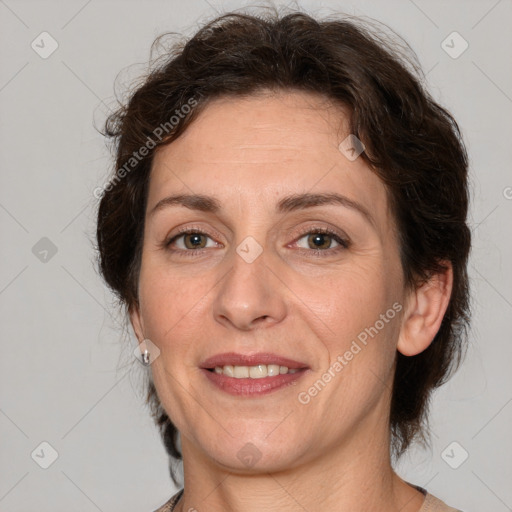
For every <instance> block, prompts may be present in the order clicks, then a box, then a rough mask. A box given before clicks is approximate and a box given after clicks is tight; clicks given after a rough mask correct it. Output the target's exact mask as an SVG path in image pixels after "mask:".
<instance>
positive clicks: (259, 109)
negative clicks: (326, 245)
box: [148, 92, 387, 216]
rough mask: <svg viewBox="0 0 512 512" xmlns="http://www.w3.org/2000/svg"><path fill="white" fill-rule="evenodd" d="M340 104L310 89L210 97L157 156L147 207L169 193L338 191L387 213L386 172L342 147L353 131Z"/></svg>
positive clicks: (269, 195)
mask: <svg viewBox="0 0 512 512" xmlns="http://www.w3.org/2000/svg"><path fill="white" fill-rule="evenodd" d="M348 130H349V118H348V114H347V111H346V110H344V109H343V108H342V107H341V106H338V105H333V104H332V103H331V102H329V101H328V100H327V99H325V98H324V97H322V96H319V95H315V94H311V93H303V92H281V93H272V94H270V93H267V94H258V95H255V96H250V97H244V98H232V97H227V98H219V99H216V100H213V101H211V102H210V103H209V104H208V105H207V106H206V107H205V108H204V110H203V111H202V112H201V113H200V114H199V115H198V117H197V118H196V119H195V120H194V121H193V122H192V123H191V124H190V125H189V127H188V128H187V130H186V131H185V132H184V133H183V134H182V135H181V136H180V137H179V138H178V139H177V140H175V141H174V142H172V143H170V144H168V145H167V146H164V147H162V148H160V149H159V150H158V151H157V153H156V155H155V157H154V160H153V166H152V171H151V180H150V189H149V197H148V211H149V210H150V209H151V207H152V206H154V205H155V204H156V203H157V202H158V201H159V200H161V199H162V198H163V197H165V196H166V195H169V194H170V193H176V192H179V193H196V194H205V195H213V196H215V197H218V198H219V199H220V200H221V202H222V201H225V203H226V206H228V205H235V204H238V205H239V204H240V203H241V200H242V199H246V200H247V201H248V202H250V203H251V204H253V205H254V204H262V205H263V204H267V203H269V205H270V203H275V202H277V201H279V197H280V196H285V195H288V194H290V193H304V192H312V193H314V192H339V193H342V194H344V195H345V196H349V197H352V198H353V199H354V200H356V199H357V200H358V201H359V202H360V203H363V204H365V206H366V207H367V208H368V209H369V210H372V211H375V213H376V214H377V216H379V215H384V214H386V213H387V200H386V191H385V187H384V185H383V183H382V182H381V180H380V179H379V178H378V177H377V176H376V175H375V174H374V173H373V172H372V171H371V170H370V169H369V167H368V166H367V164H366V163H365V162H364V160H363V159H362V158H357V159H356V160H354V161H351V160H349V159H348V158H347V156H346V155H345V153H344V152H342V151H340V149H339V145H340V143H341V142H342V141H343V140H344V139H345V138H346V137H347V136H348V135H349V131H348Z"/></svg>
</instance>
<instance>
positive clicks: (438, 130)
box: [97, 12, 470, 482]
mask: <svg viewBox="0 0 512 512" xmlns="http://www.w3.org/2000/svg"><path fill="white" fill-rule="evenodd" d="M403 49H404V46H403V43H397V42H396V41H393V42H392V43H391V44H390V43H388V42H387V39H385V37H384V36H383V35H382V34H380V35H379V34H378V33H377V32H375V31H373V30H369V29H368V28H367V27H365V25H363V24H362V23H360V22H358V21H357V20H356V21H354V20H350V19H341V18H340V19H330V20H322V21H318V20H315V19H314V18H312V17H310V16H308V15H307V14H304V13H300V12H294V13H291V14H287V15H278V14H277V13H271V14H266V13H265V14H261V13H259V14H258V15H255V16H254V15H249V14H235V13H229V14H226V15H223V16H220V17H219V18H217V19H215V20H213V21H211V22H210V23H208V24H206V25H205V26H204V27H203V28H201V29H200V30H199V31H198V32H197V33H196V34H195V35H194V36H193V37H192V38H190V39H189V40H188V41H186V42H185V43H181V44H176V45H174V46H173V47H172V48H171V49H170V50H169V51H168V52H167V53H166V54H165V55H164V60H163V62H161V61H160V62H159V64H158V65H157V66H155V67H154V68H153V70H152V71H151V72H150V74H149V75H148V76H147V77H146V78H145V81H144V82H143V83H142V85H139V86H138V87H137V88H136V90H135V91H134V93H133V94H132V95H131V97H130V98H129V100H128V101H127V104H126V106H122V107H121V108H120V109H119V110H118V111H117V112H116V113H115V114H113V115H112V116H110V117H109V118H108V120H107V123H106V125H105V134H106V135H107V136H109V137H111V138H113V141H114V143H115V148H116V152H117V155H116V169H117V171H116V174H115V175H114V177H113V179H112V180H111V182H110V183H109V184H108V185H107V186H106V187H104V189H103V190H102V191H101V192H102V197H101V202H100V205H99V211H98V219H97V220H98V222H97V241H98V250H99V264H100V270H101V273H102V275H103V277H104V279H105V281H106V282H107V283H108V285H109V286H110V287H111V288H112V290H113V291H114V292H115V293H116V294H117V296H118V298H119V299H120V300H121V302H122V304H124V305H125V306H126V308H127V310H129V309H130V308H132V307H136V306H137V305H138V297H137V288H138V275H139V268H140V261H141V252H142V240H143V232H144V217H145V209H146V196H147V189H148V181H149V175H150V170H151V164H152V159H153V156H154V153H155V151H156V149H157V148H158V147H160V146H162V145H165V144H169V143H171V142H172V141H173V140H175V139H176V138H177V137H178V136H179V135H180V134H181V133H182V132H183V131H184V130H185V129H186V127H187V126H188V125H189V124H190V123H191V122H192V121H193V119H195V118H196V117H197V115H198V114H199V113H200V112H201V111H202V109H203V108H204V106H205V105H206V104H207V103H208V101H209V100H211V99H213V98H216V97H219V96H236V95H249V94H254V93H257V92H258V91H261V90H267V89H270V90H301V91H310V92H314V93H319V94H321V95H323V96H325V97H326V98H328V99H331V100H335V101H337V102H340V103H342V104H343V105H344V106H346V107H348V109H349V112H350V114H351V116H350V130H351V133H352V134H354V135H356V136H357V137H358V138H359V139H360V140H361V141H362V142H363V143H364V145H365V147H366V150H365V152H364V153H363V154H362V155H361V157H362V158H364V159H365V161H366V162H367V163H368V165H369V166H370V167H371V168H372V169H373V171H374V172H375V173H376V174H377V175H378V176H379V177H380V178H381V179H382V181H383V182H384V183H385V184H386V186H387V192H388V197H389V202H390V205H391V207H392V210H393V213H394V217H395V220H396V224H397V228H398V233H399V243H400V254H401V263H402V268H403V273H404V279H405V282H406V284H407V286H409V287H412V286H417V285H418V284H419V283H420V282H422V281H424V280H426V279H428V278H429V276H430V275H432V273H435V272H439V271H441V270H442V269H443V264H442V262H443V261H449V262H451V264H452V267H453V276H454V281H453V291H452V295H451V300H450V304H449V306H448V309H447V312H446V314H445V316H444V319H443V322H442V325H441V327H440V329H439V332H438V333H437V335H436V336H435V338H434V340H433V342H432V343H431V345H430V346H429V347H428V348H427V349H426V350H425V351H423V352H422V353H420V354H418V355H416V356H412V357H405V356H403V355H401V354H400V353H397V361H396V372H395V379H394V385H393V393H392V402H391V411H390V428H391V433H392V448H393V453H394V454H395V455H400V454H401V453H403V451H404V450H405V449H406V448H407V447H408V446H409V444H410V443H411V441H412V440H413V439H414V438H419V439H422V440H425V436H424V428H423V427H425V425H426V423H427V410H428V402H429V397H430V394H431V392H432V390H433V389H434V388H436V387H438V386H439V385H441V384H442V383H443V382H445V381H446V380H447V378H448V376H449V375H450V374H451V373H452V372H451V370H453V369H454V368H456V367H457V366H458V364H459V363H460V360H461V354H462V352H463V348H464V345H465V344H464V341H465V335H466V332H467V327H468V324H469V292H468V276H467V259H468V253H469V250H470V231H469V229H468V226H467V225H466V215H467V209H468V186H467V165H468V162H467V154H466V150H465V147H464V143H463V141H462V137H461V134H460V131H459V128H458V126H457V123H456V121H455V120H454V119H453V117H452V116H451V115H450V113H449V112H448V111H447V110H445V109H444V108H443V107H441V106H440V105H438V104H437V103H436V102H435V101H434V100H433V99H432V97H431V96H430V95H429V93H428V92H427V91H426V90H425V89H424V87H423V86H422V84H421V79H420V78H418V77H417V76H416V75H417V72H418V68H417V66H416V64H414V62H412V61H410V60H408V59H407V58H405V57H404V56H403V53H404V52H403ZM187 104H188V105H189V106H190V107H191V108H190V109H188V110H187V109H185V108H184V105H187ZM173 118H174V119H173ZM164 132H165V134H164ZM144 147H146V148H147V151H142V148H144ZM128 164H129V165H128ZM122 170H124V172H123V173H121V171H122ZM147 401H148V403H149V405H150V408H151V411H152V415H153V417H154V419H155V422H156V424H157V425H158V426H159V428H160V432H161V434H162V437H163V441H164V444H165V446H166V449H167V452H168V453H169V455H171V456H172V457H174V458H175V459H180V458H181V453H180V451H179V450H178V447H177V434H178V433H177V430H176V428H175V426H174V425H173V424H172V423H171V420H170V419H169V417H168V415H167V413H166V412H165V410H164V409H163V407H162V405H161V403H160V401H159V398H158V395H157V392H156V389H155V387H154V385H153V383H152V382H151V381H149V382H148V395H147ZM171 476H172V478H173V480H174V481H175V482H176V480H175V476H174V473H173V470H172V466H171Z"/></svg>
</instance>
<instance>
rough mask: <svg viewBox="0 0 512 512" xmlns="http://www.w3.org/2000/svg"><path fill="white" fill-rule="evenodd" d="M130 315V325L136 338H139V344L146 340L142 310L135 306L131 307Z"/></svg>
mask: <svg viewBox="0 0 512 512" xmlns="http://www.w3.org/2000/svg"><path fill="white" fill-rule="evenodd" d="M129 315H130V323H131V324H132V328H133V330H134V332H135V336H137V339H138V340H139V343H140V342H141V341H142V340H143V339H144V334H143V333H144V326H143V323H142V319H141V315H140V310H139V308H138V307H137V306H136V305H135V306H131V307H130V310H129Z"/></svg>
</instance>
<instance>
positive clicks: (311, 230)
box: [162, 225, 351, 255]
mask: <svg viewBox="0 0 512 512" xmlns="http://www.w3.org/2000/svg"><path fill="white" fill-rule="evenodd" d="M193 233H197V234H201V235H205V236H207V237H208V238H210V239H212V240H214V239H215V238H216V237H217V235H213V234H212V233H210V232H209V231H208V229H205V228H203V227H198V226H183V227H180V228H178V229H177V230H176V232H175V233H173V235H171V236H168V237H166V239H165V240H164V242H163V244H162V245H163V247H164V248H168V247H169V246H170V244H171V243H173V242H175V241H176V240H177V239H178V238H180V237H182V236H184V235H186V234H193ZM309 234H325V235H328V236H330V237H331V238H333V239H334V240H335V241H336V242H337V243H338V244H339V245H338V246H337V247H334V248H330V249H304V248H302V247H299V248H298V249H297V250H298V251H299V252H307V253H326V255H328V254H332V253H333V252H336V250H340V249H347V248H348V247H349V246H350V245H351V240H350V238H349V237H348V236H347V235H346V234H345V233H343V232H339V231H337V230H335V229H333V228H329V227H325V226H319V225H316V226H307V227H304V228H302V229H301V230H299V232H298V233H296V234H295V238H294V241H293V242H291V244H292V245H295V244H296V243H297V242H298V240H300V239H301V238H303V237H304V236H305V235H309ZM289 236H291V234H290V235H289ZM214 242H215V243H216V244H218V245H220V246H223V244H222V243H220V242H217V241H216V240H214ZM289 246H290V244H288V245H287V247H289ZM207 249H208V248H206V247H203V248H199V249H187V250H186V249H175V251H176V252H182V253H191V254H194V253H199V252H201V251H204V250H207Z"/></svg>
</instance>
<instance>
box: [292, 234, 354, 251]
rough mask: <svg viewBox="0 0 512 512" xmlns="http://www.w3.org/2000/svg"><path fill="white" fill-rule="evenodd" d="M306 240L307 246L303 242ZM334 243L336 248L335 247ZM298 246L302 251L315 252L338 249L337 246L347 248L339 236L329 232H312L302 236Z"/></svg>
mask: <svg viewBox="0 0 512 512" xmlns="http://www.w3.org/2000/svg"><path fill="white" fill-rule="evenodd" d="M304 239H305V240H306V246H304V245H303V244H304V242H301V241H302V240H304ZM333 242H334V246H333ZM297 245H298V246H299V247H301V248H302V249H312V250H314V251H318V250H320V251H326V250H328V249H336V248H337V246H340V245H341V246H344V247H345V246H346V244H345V243H344V241H343V240H342V239H341V238H340V237H339V236H337V235H334V234H332V233H327V232H317V231H314V232H311V233H306V234H305V235H304V236H301V237H300V238H299V240H298V241H297Z"/></svg>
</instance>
